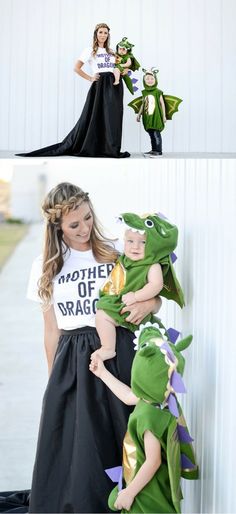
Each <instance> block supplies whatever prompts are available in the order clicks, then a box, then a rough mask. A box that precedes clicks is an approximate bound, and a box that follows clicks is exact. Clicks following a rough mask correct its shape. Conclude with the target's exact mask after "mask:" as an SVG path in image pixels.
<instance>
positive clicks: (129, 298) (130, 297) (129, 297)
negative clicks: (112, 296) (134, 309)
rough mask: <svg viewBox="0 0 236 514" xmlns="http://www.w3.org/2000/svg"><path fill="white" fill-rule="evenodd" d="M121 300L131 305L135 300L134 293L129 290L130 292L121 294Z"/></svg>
mask: <svg viewBox="0 0 236 514" xmlns="http://www.w3.org/2000/svg"><path fill="white" fill-rule="evenodd" d="M122 302H123V303H125V305H132V303H135V302H136V298H135V293H133V292H132V291H130V293H126V294H123V296H122Z"/></svg>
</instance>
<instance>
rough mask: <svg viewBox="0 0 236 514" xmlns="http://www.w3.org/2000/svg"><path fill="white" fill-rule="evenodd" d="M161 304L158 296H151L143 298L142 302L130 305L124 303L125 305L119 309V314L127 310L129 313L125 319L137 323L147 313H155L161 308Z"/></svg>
mask: <svg viewBox="0 0 236 514" xmlns="http://www.w3.org/2000/svg"><path fill="white" fill-rule="evenodd" d="M161 304H162V301H161V299H160V298H159V296H158V297H156V298H151V299H150V300H145V301H144V302H136V303H133V304H132V305H126V307H123V309H122V310H121V314H124V313H125V312H129V313H130V314H129V315H128V316H127V318H126V321H128V322H129V323H134V324H135V325H139V324H140V323H141V322H142V320H143V319H144V318H145V317H146V316H147V315H148V314H154V313H157V312H158V311H159V310H160V308H161Z"/></svg>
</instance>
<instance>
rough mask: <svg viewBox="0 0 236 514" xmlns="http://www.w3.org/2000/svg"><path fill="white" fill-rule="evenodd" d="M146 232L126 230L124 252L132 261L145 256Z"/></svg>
mask: <svg viewBox="0 0 236 514" xmlns="http://www.w3.org/2000/svg"><path fill="white" fill-rule="evenodd" d="M145 243H146V234H143V235H142V234H140V233H139V232H133V231H132V230H126V232H125V247H124V253H125V255H126V257H129V259H131V260H132V261H139V260H141V259H144V256H145Z"/></svg>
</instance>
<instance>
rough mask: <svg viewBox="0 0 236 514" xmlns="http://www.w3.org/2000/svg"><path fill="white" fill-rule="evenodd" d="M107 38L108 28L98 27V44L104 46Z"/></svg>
mask: <svg viewBox="0 0 236 514" xmlns="http://www.w3.org/2000/svg"><path fill="white" fill-rule="evenodd" d="M107 38H108V29H107V28H106V27H100V29H98V30H97V40H98V45H99V46H102V47H103V46H104V44H105V43H106V40H107Z"/></svg>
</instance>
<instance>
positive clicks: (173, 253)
mask: <svg viewBox="0 0 236 514" xmlns="http://www.w3.org/2000/svg"><path fill="white" fill-rule="evenodd" d="M170 258H171V262H172V264H174V262H175V261H177V255H176V254H175V252H172V253H171V254H170Z"/></svg>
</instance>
